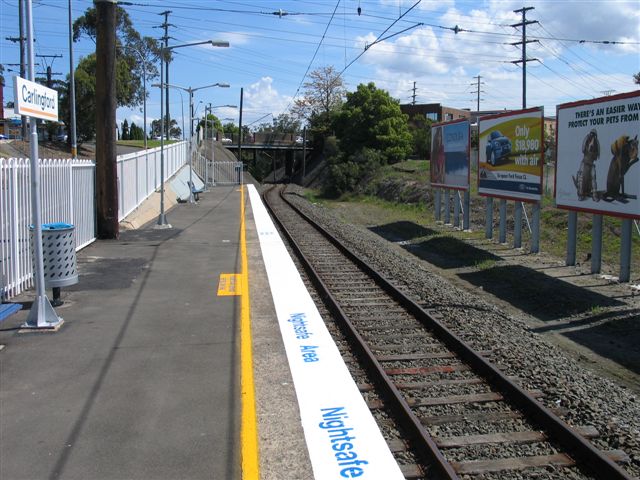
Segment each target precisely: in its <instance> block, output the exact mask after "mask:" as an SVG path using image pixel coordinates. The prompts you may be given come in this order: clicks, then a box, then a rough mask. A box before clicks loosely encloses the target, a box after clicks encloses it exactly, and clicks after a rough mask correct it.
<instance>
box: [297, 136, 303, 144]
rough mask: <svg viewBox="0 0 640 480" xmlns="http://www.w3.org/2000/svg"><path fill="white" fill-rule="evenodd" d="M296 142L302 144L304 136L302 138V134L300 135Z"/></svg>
mask: <svg viewBox="0 0 640 480" xmlns="http://www.w3.org/2000/svg"><path fill="white" fill-rule="evenodd" d="M296 143H297V144H298V145H302V144H303V143H304V138H302V137H301V136H300V135H298V136H297V137H296Z"/></svg>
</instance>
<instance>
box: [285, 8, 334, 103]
mask: <svg viewBox="0 0 640 480" xmlns="http://www.w3.org/2000/svg"><path fill="white" fill-rule="evenodd" d="M339 5H340V0H338V2H337V3H336V6H335V8H334V9H333V15H331V18H330V19H329V22H327V26H326V27H325V29H324V33H323V34H322V38H321V39H320V41H319V42H318V46H317V47H316V51H315V52H313V57H311V61H310V62H309V65H307V69H306V70H305V72H304V75H302V80H300V85H298V88H297V89H296V93H294V94H293V97H291V102H293V101H294V100H295V98H296V96H297V95H298V92H299V91H300V88H301V87H302V84H303V83H304V79H305V78H306V77H307V73H309V69H310V68H311V65H312V64H313V61H314V60H315V59H316V55H317V54H318V50H320V46H321V45H322V42H323V41H324V37H325V35H326V34H327V30H329V26H330V25H331V22H332V21H333V16H334V15H335V13H336V10H338V6H339ZM290 104H291V103H290ZM290 104H289V105H290ZM288 108H289V107H287V110H288Z"/></svg>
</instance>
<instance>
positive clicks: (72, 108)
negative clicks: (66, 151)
mask: <svg viewBox="0 0 640 480" xmlns="http://www.w3.org/2000/svg"><path fill="white" fill-rule="evenodd" d="M71 12H72V7H71V0H69V113H70V118H69V121H70V122H71V125H70V130H69V132H68V133H69V138H70V139H71V157H72V158H73V159H74V160H75V159H76V158H78V144H77V138H76V78H75V72H74V65H73V15H72V13H71ZM146 95H147V92H146V90H145V100H146V98H147V97H146ZM145 105H146V104H145ZM145 118H146V115H145ZM146 128H147V127H146V121H145V130H146ZM144 138H145V145H144V147H145V150H146V149H147V143H146V138H147V133H146V132H145V137H144Z"/></svg>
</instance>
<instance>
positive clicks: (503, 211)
mask: <svg viewBox="0 0 640 480" xmlns="http://www.w3.org/2000/svg"><path fill="white" fill-rule="evenodd" d="M498 241H499V242H500V243H507V201H506V200H505V199H504V198H501V199H500V226H499V234H498Z"/></svg>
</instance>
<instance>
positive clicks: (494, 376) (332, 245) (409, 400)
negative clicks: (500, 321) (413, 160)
mask: <svg viewBox="0 0 640 480" xmlns="http://www.w3.org/2000/svg"><path fill="white" fill-rule="evenodd" d="M263 198H264V199H265V203H266V205H267V207H268V209H269V210H270V212H271V214H272V216H273V217H274V219H275V220H276V222H277V223H278V225H279V227H280V229H281V230H282V232H283V233H284V235H285V236H286V237H287V240H288V241H289V243H290V246H291V248H292V249H293V250H294V252H295V253H296V255H297V256H298V260H299V261H300V263H301V264H302V265H303V267H304V269H305V270H306V272H307V275H308V276H309V278H310V280H311V282H312V283H313V284H314V286H315V288H316V289H317V291H318V292H319V295H320V296H321V297H322V300H323V302H324V305H325V306H326V308H327V309H328V310H329V311H330V312H331V314H332V316H333V317H334V318H335V319H336V320H337V321H338V322H339V324H340V329H341V331H342V332H343V333H344V335H345V336H346V337H347V339H348V341H349V345H350V348H351V349H353V351H354V352H355V356H356V357H357V359H358V362H360V364H361V365H362V367H363V368H364V370H365V372H366V379H367V380H366V381H362V380H361V381H359V387H360V390H361V391H362V392H363V395H365V398H367V400H368V403H369V406H370V408H371V409H372V410H373V411H374V415H376V412H380V411H383V410H384V412H385V415H386V412H390V413H391V416H392V417H393V419H394V422H395V424H397V425H398V428H399V430H400V431H401V432H402V436H403V437H404V438H405V440H403V441H397V440H388V442H389V445H390V447H391V449H392V451H393V452H394V454H396V455H397V456H399V457H402V455H403V451H404V450H407V449H408V450H409V452H411V455H410V458H415V459H417V464H416V465H411V464H406V463H405V464H404V465H403V472H404V473H405V476H406V477H407V478H423V477H424V478H450V479H453V478H461V477H465V478H467V476H470V477H469V478H473V477H474V476H475V477H478V478H483V479H485V478H486V479H489V478H500V479H506V478H576V479H578V478H601V479H607V480H608V479H630V478H632V477H631V476H629V475H628V474H627V473H626V472H625V471H624V470H623V469H622V468H621V467H620V466H618V465H617V464H616V461H620V460H623V458H624V454H623V453H622V452H616V451H611V452H602V451H600V450H598V449H597V448H595V447H594V446H593V445H592V444H591V443H590V442H589V438H592V437H596V436H597V435H598V432H597V431H596V430H595V429H593V428H590V427H589V426H584V427H574V428H571V427H569V426H568V425H567V424H565V423H564V422H563V421H562V420H561V419H560V416H559V415H561V414H562V411H561V410H559V409H558V410H557V411H555V412H553V411H551V410H549V409H547V408H545V407H544V406H543V405H542V403H540V402H539V401H538V400H537V399H536V398H537V397H539V396H541V395H542V394H541V393H540V392H535V391H525V390H524V389H523V388H521V387H520V386H519V385H518V379H514V378H510V377H507V376H506V375H504V374H503V373H502V372H501V371H500V370H499V369H498V368H497V367H496V366H494V365H493V364H492V363H491V361H490V359H491V351H484V352H476V351H474V350H473V349H471V348H470V347H469V346H468V345H467V344H466V343H465V342H464V341H462V340H461V339H460V338H459V337H458V336H456V334H455V333H453V332H452V331H450V330H449V329H447V328H446V327H445V326H444V325H443V324H442V323H441V322H439V321H438V317H439V316H438V313H437V312H432V311H425V310H424V309H422V308H421V307H420V305H418V304H417V303H416V302H414V301H413V300H411V299H410V298H408V297H407V296H406V295H405V294H404V293H403V292H402V291H400V290H398V289H396V288H395V287H394V286H393V285H392V284H391V283H390V282H388V281H387V280H386V279H385V278H383V277H382V275H380V274H379V273H378V272H376V271H375V270H374V269H373V268H371V267H370V266H368V265H367V264H366V263H365V262H363V261H362V260H360V259H358V258H357V257H356V256H355V255H354V254H353V253H351V252H349V251H348V250H347V249H346V248H345V247H344V246H343V245H342V244H341V243H340V242H339V241H338V240H337V239H335V238H333V237H332V236H331V235H330V234H329V233H328V232H326V231H325V230H323V229H322V227H321V226H319V225H316V224H315V223H314V222H313V221H312V220H311V219H310V218H308V217H307V216H305V215H304V214H303V213H302V212H300V211H299V210H298V209H296V208H295V206H294V205H293V204H291V203H290V202H288V201H287V200H286V195H284V194H283V188H282V187H275V188H271V189H270V190H268V191H266V192H265V193H264V195H263ZM385 415H383V417H384V416H385ZM379 416H380V415H378V416H377V417H379Z"/></svg>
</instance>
